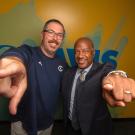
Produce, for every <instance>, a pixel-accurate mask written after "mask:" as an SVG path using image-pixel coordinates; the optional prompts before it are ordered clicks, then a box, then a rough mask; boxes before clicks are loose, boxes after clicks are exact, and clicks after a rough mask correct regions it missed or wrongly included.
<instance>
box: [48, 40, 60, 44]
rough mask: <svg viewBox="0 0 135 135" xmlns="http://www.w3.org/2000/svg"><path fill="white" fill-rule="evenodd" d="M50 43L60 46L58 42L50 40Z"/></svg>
mask: <svg viewBox="0 0 135 135" xmlns="http://www.w3.org/2000/svg"><path fill="white" fill-rule="evenodd" d="M48 43H55V44H56V45H58V44H59V43H58V42H57V41H56V40H54V39H53V40H49V41H48Z"/></svg>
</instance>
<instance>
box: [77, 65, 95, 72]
mask: <svg viewBox="0 0 135 135" xmlns="http://www.w3.org/2000/svg"><path fill="white" fill-rule="evenodd" d="M92 65H93V63H92V64H90V65H89V66H88V67H87V68H85V69H83V70H85V71H86V74H87V73H88V72H89V71H90V69H91V67H92ZM81 70H82V69H80V68H78V69H77V73H78V74H79V73H80V71H81Z"/></svg>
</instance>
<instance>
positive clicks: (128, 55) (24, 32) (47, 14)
mask: <svg viewBox="0 0 135 135" xmlns="http://www.w3.org/2000/svg"><path fill="white" fill-rule="evenodd" d="M134 12H135V1H134V0H118V1H117V0H109V1H108V0H102V1H100V0H74V1H73V0H67V1H66V0H57V1H54V0H12V1H10V0H0V54H1V53H3V52H4V51H5V50H6V49H8V48H10V47H11V46H13V47H17V46H20V45H21V44H23V43H27V44H29V45H31V46H38V45H40V32H41V31H42V27H43V25H44V22H45V21H46V20H47V19H50V18H56V19H59V20H60V21H62V22H63V23H64V25H65V28H66V38H65V41H64V44H63V46H62V47H61V49H60V50H59V51H58V54H59V55H60V56H61V57H62V58H63V59H66V60H67V61H68V64H69V65H70V66H73V65H74V64H75V62H74V55H73V44H74V41H75V40H76V39H77V38H79V37H80V36H88V37H91V38H92V40H93V42H94V44H95V48H96V54H95V61H99V62H101V63H104V62H107V61H108V62H111V63H113V65H114V68H118V69H122V70H125V71H126V72H127V73H128V75H129V76H131V77H132V78H135V72H134V69H135V62H134V58H135V52H134V48H135V47H134V45H135V36H134V31H135V26H134V25H135V13H134ZM7 103H8V101H7V100H6V99H5V98H1V99H0V120H8V119H9V118H10V117H9V115H8V108H7ZM110 111H111V114H112V116H113V117H115V118H127V117H128V118H133V117H135V102H132V103H130V104H128V106H127V107H125V108H110Z"/></svg>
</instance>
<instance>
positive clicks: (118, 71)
mask: <svg viewBox="0 0 135 135" xmlns="http://www.w3.org/2000/svg"><path fill="white" fill-rule="evenodd" d="M112 74H115V75H120V76H122V77H125V78H127V74H126V72H124V71H122V70H113V71H111V72H109V73H108V74H107V76H109V75H112Z"/></svg>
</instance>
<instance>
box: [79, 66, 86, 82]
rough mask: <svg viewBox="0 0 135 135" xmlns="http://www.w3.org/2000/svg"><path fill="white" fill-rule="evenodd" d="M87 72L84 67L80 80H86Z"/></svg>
mask: <svg viewBox="0 0 135 135" xmlns="http://www.w3.org/2000/svg"><path fill="white" fill-rule="evenodd" d="M85 73H86V71H85V70H84V69H82V70H81V71H80V77H79V78H80V81H84V80H85Z"/></svg>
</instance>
